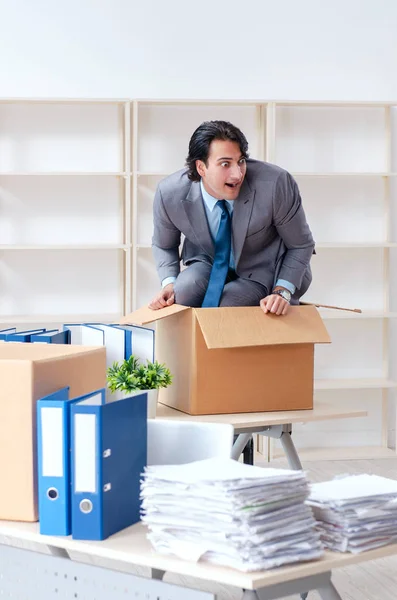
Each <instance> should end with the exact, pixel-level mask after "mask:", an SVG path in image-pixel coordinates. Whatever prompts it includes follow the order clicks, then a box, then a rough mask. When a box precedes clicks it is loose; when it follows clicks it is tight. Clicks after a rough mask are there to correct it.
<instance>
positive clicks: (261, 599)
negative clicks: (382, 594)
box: [242, 571, 342, 600]
mask: <svg viewBox="0 0 397 600" xmlns="http://www.w3.org/2000/svg"><path fill="white" fill-rule="evenodd" d="M308 590H317V591H318V593H319V595H320V597H321V598H322V600H342V598H341V596H340V595H339V594H338V592H337V591H336V589H335V587H334V585H333V584H332V582H331V571H328V572H326V573H319V574H318V575H309V576H308V577H302V578H300V579H295V580H291V581H284V582H282V583H276V584H274V585H270V586H266V587H264V588H259V589H257V590H243V596H242V600H275V599H276V598H285V597H286V596H288V597H289V596H292V595H294V594H300V596H301V598H306V597H307V594H308Z"/></svg>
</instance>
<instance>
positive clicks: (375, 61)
mask: <svg viewBox="0 0 397 600" xmlns="http://www.w3.org/2000/svg"><path fill="white" fill-rule="evenodd" d="M396 31H397V2H396V1H395V0H333V2H326V1H325V0H322V1H321V0H247V1H245V2H242V1H241V0H239V1H236V0H226V1H225V0H222V1H221V0H200V1H199V2H191V1H189V0H142V1H141V2H138V1H136V0H63V1H62V0H56V1H54V0H34V1H32V0H0V73H1V77H0V97H140V98H144V97H151V98H156V97H157V98H189V97H196V98H243V99H258V98H265V99H267V98H270V99H271V98H274V99H291V98H292V99H307V100H310V99H324V100H331V99H339V100H350V99H353V100H366V99H368V100H377V99H379V100H393V101H394V100H396V99H397V78H396V77H395V73H396V72H397V35H396Z"/></svg>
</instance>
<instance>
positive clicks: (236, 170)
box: [196, 140, 247, 200]
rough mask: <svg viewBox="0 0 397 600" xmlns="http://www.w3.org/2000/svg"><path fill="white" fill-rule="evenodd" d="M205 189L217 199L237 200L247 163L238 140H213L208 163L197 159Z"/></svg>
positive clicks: (197, 166) (198, 169)
mask: <svg viewBox="0 0 397 600" xmlns="http://www.w3.org/2000/svg"><path fill="white" fill-rule="evenodd" d="M196 168H197V171H198V174H199V175H200V176H201V179H202V182H203V185H204V188H205V190H206V191H207V192H208V193H209V194H210V195H211V196H213V197H214V198H217V200H235V199H236V198H237V196H238V195H239V193H240V189H241V185H242V183H243V181H244V177H245V173H246V171H247V165H246V162H245V158H244V157H243V156H242V154H241V150H240V147H239V145H238V144H237V142H231V141H230V140H213V141H212V142H211V145H210V152H209V156H208V160H207V165H206V164H205V163H204V162H203V161H201V160H197V161H196Z"/></svg>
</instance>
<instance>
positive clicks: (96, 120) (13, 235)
mask: <svg viewBox="0 0 397 600" xmlns="http://www.w3.org/2000/svg"><path fill="white" fill-rule="evenodd" d="M130 174H131V164H130V101H129V100H122V99H120V100H118V99H115V100H92V101H91V100H60V101H47V100H40V99H37V100H3V101H0V213H1V218H0V289H1V292H0V314H1V317H0V319H1V323H5V324H9V323H17V324H19V325H22V324H25V323H34V322H37V323H39V322H44V323H46V324H47V323H54V322H65V321H68V320H69V321H70V320H73V321H79V320H83V318H84V320H94V319H95V320H97V319H98V318H104V317H106V320H112V319H117V317H118V316H119V315H120V314H122V313H124V312H125V311H126V310H129V309H130V308H131V264H130V256H131V248H132V244H131V225H130V214H129V211H130V205H131V202H130V184H131V179H130Z"/></svg>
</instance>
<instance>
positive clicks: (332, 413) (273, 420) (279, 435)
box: [156, 402, 368, 469]
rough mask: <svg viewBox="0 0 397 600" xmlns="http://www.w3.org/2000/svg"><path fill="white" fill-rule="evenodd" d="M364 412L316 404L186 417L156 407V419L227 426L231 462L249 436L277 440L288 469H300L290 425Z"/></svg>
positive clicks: (175, 411) (179, 413)
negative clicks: (230, 434) (231, 444)
mask: <svg viewBox="0 0 397 600" xmlns="http://www.w3.org/2000/svg"><path fill="white" fill-rule="evenodd" d="M367 414H368V413H367V412H366V411H364V410H352V409H351V408H348V407H346V406H343V405H341V404H337V403H332V404H330V403H326V402H316V403H315V407H314V408H313V409H312V410H293V411H288V410H287V411H278V412H260V413H238V414H225V415H198V416H194V415H188V414H186V413H183V412H181V411H179V410H175V409H174V408H170V407H169V406H165V405H164V404H158V405H157V415H156V418H158V419H171V420H172V419H177V420H182V421H196V422H201V423H230V424H231V425H233V427H234V430H235V433H238V434H239V437H238V439H237V440H236V442H235V444H234V447H233V458H238V457H239V456H240V454H241V452H242V451H243V449H244V448H245V446H246V444H247V443H248V442H249V440H250V439H251V436H252V434H253V433H259V434H261V435H265V436H267V437H272V438H276V439H279V440H280V441H281V444H282V446H283V449H284V452H285V454H286V456H287V459H288V463H289V465H290V467H291V468H292V469H302V464H301V461H300V459H299V456H298V453H297V450H296V448H295V445H294V443H293V441H292V437H291V434H292V425H293V424H294V423H311V422H316V421H328V420H331V419H350V418H354V417H366V416H367Z"/></svg>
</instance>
